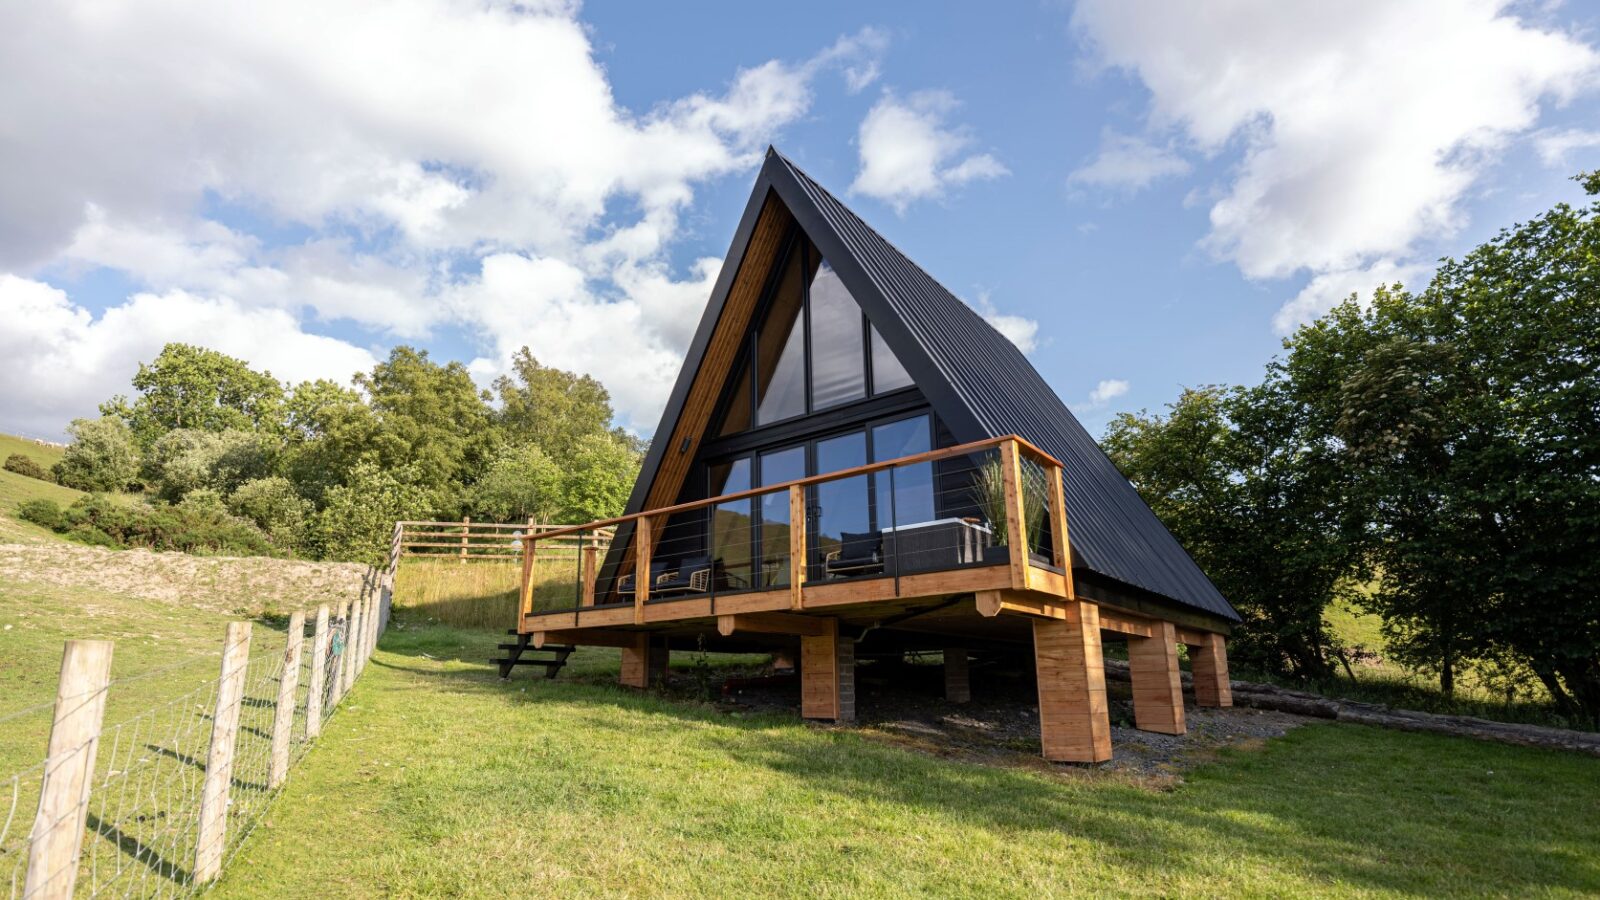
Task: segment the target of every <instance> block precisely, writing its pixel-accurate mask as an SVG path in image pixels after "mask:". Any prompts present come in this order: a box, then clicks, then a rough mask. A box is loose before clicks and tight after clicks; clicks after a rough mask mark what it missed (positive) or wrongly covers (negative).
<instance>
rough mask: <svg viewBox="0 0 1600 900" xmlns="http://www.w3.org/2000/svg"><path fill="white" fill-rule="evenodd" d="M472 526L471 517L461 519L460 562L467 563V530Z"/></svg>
mask: <svg viewBox="0 0 1600 900" xmlns="http://www.w3.org/2000/svg"><path fill="white" fill-rule="evenodd" d="M471 525H472V517H471V516H462V517H461V561H462V562H463V563H464V562H466V561H467V529H468V528H469V527H471Z"/></svg>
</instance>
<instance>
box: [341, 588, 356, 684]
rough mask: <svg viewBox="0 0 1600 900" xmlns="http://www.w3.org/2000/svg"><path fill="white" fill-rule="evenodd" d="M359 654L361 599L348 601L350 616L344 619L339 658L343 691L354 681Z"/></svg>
mask: <svg viewBox="0 0 1600 900" xmlns="http://www.w3.org/2000/svg"><path fill="white" fill-rule="evenodd" d="M360 655H361V601H360V600H352V601H350V618H348V619H346V620H345V626H344V658H343V659H341V660H339V662H340V663H341V664H342V665H341V668H343V669H344V678H343V684H344V692H345V693H346V694H348V693H350V689H351V688H352V687H354V686H355V683H356V657H357V656H360Z"/></svg>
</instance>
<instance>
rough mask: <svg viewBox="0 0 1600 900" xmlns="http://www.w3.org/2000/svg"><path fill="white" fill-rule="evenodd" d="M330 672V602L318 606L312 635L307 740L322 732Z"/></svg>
mask: <svg viewBox="0 0 1600 900" xmlns="http://www.w3.org/2000/svg"><path fill="white" fill-rule="evenodd" d="M327 672H328V604H326V603H324V604H322V605H321V606H319V607H317V625H316V630H315V631H314V632H312V635H311V685H310V687H309V688H307V692H306V740H308V741H309V740H311V739H312V738H314V737H316V736H317V735H319V734H321V733H322V692H323V690H324V688H325V687H326V686H327Z"/></svg>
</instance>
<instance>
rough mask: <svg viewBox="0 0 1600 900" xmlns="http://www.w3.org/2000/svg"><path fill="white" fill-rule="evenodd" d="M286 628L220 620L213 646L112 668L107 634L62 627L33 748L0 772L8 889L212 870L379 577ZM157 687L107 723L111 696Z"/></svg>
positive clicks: (163, 883)
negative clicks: (44, 739)
mask: <svg viewBox="0 0 1600 900" xmlns="http://www.w3.org/2000/svg"><path fill="white" fill-rule="evenodd" d="M369 585H370V590H368V591H366V592H365V593H364V595H363V596H362V597H361V598H360V599H359V600H356V601H353V602H351V603H347V604H341V605H340V608H336V609H329V608H327V607H323V608H322V609H320V610H316V611H314V613H313V615H312V616H310V617H307V616H304V615H302V614H299V613H296V614H295V615H294V616H292V617H291V619H290V622H289V625H288V627H287V628H274V627H272V626H270V625H266V624H262V623H246V622H239V623H232V624H230V626H229V627H228V630H227V636H226V638H225V640H224V641H223V643H222V647H221V652H220V654H218V655H217V656H211V657H206V658H203V659H197V660H190V661H187V662H185V663H181V664H179V665H175V666H171V667H167V668H163V669H159V670H155V671H147V672H144V673H141V674H139V675H137V676H133V677H131V678H118V679H111V678H110V677H109V675H110V663H111V657H112V650H113V648H112V645H111V644H110V642H105V641H68V642H67V645H66V648H65V651H64V653H63V660H62V668H61V676H60V682H59V685H58V690H57V696H56V700H55V701H54V702H53V703H47V704H40V705H38V706H34V707H29V708H27V709H22V710H18V711H16V712H13V713H10V714H8V715H6V716H5V717H3V718H0V727H3V726H4V725H5V723H6V722H8V721H12V720H17V719H21V718H23V717H26V716H30V715H43V714H46V711H51V714H52V715H53V718H52V719H51V725H50V739H49V745H48V747H47V748H45V753H44V758H43V759H42V760H41V761H40V762H38V763H34V764H31V765H29V766H26V767H25V768H23V769H21V770H20V771H17V772H14V773H11V774H10V775H7V776H4V777H0V886H3V888H0V889H3V890H5V891H6V892H7V893H8V895H9V896H10V897H13V898H18V897H26V898H64V897H72V896H87V897H101V896H104V897H173V896H184V895H188V894H191V893H194V892H196V891H197V890H199V889H201V888H203V887H204V886H205V885H206V884H208V883H209V882H211V881H212V880H214V879H215V878H216V876H217V874H218V873H219V871H220V870H221V868H222V867H223V866H224V865H225V864H226V863H227V862H228V860H230V859H231V858H232V857H233V855H234V854H235V853H237V852H238V850H239V848H240V847H241V846H243V844H244V842H245V840H246V839H247V838H248V837H249V835H250V833H251V831H252V830H253V829H254V828H255V826H256V825H257V824H258V823H259V822H260V821H262V819H263V817H264V814H265V812H266V810H267V808H268V805H269V804H270V802H271V800H272V798H273V796H274V795H275V794H276V793H277V790H278V789H279V788H281V786H282V785H283V784H284V783H285V779H286V778H287V775H288V772H289V770H290V769H291V768H292V767H293V765H294V764H295V763H296V762H297V761H298V760H299V759H300V758H301V757H302V756H303V755H304V754H305V753H306V751H307V750H308V749H309V748H310V746H311V745H312V743H313V742H314V741H315V740H316V738H317V736H318V734H319V733H320V732H321V728H322V724H323V723H324V722H325V721H326V720H327V719H328V718H329V717H330V716H331V715H332V714H333V712H334V711H335V710H336V709H337V708H338V705H339V703H340V700H341V699H342V698H343V697H344V696H345V695H346V694H347V693H348V691H349V689H350V686H351V685H352V684H353V683H354V681H355V679H356V678H357V676H359V674H360V672H361V670H362V668H363V667H364V666H365V663H366V661H367V658H368V657H369V656H370V655H371V652H372V649H373V646H374V645H375V644H376V641H377V638H378V636H379V635H380V634H381V633H382V630H383V625H384V624H385V622H386V621H387V614H388V604H389V602H390V591H389V580H388V578H386V577H379V578H374V579H371V580H370V581H369ZM157 678H160V679H167V680H171V681H172V682H173V683H174V684H175V685H176V688H175V689H174V692H173V693H172V694H171V696H170V699H166V700H163V701H161V702H159V703H156V704H154V705H150V706H147V707H146V708H144V709H140V710H137V711H133V712H129V713H126V714H122V713H121V712H120V711H119V714H118V715H117V716H116V717H115V718H116V720H115V721H106V715H105V710H106V705H107V698H108V697H115V696H116V695H117V694H118V692H119V691H122V692H127V691H128V689H129V688H130V687H132V683H133V682H137V681H142V680H147V679H157Z"/></svg>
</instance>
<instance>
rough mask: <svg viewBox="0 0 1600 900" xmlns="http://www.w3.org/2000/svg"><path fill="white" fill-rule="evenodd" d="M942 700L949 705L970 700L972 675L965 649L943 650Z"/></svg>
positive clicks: (950, 648) (948, 648) (947, 648)
mask: <svg viewBox="0 0 1600 900" xmlns="http://www.w3.org/2000/svg"><path fill="white" fill-rule="evenodd" d="M944 699H946V700H948V701H950V702H951V703H967V702H970V701H971V700H972V673H971V668H970V666H969V665H968V659H967V648H965V647H946V648H944Z"/></svg>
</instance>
